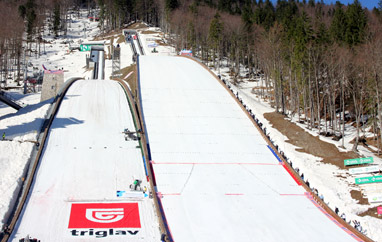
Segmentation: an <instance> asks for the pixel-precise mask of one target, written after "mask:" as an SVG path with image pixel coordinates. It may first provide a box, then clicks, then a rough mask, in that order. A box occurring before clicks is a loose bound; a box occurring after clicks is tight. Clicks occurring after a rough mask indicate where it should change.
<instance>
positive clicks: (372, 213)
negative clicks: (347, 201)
mask: <svg viewBox="0 0 382 242" xmlns="http://www.w3.org/2000/svg"><path fill="white" fill-rule="evenodd" d="M378 207H379V206H376V207H373V208H369V210H367V211H365V212H363V213H360V214H358V215H359V216H361V217H364V216H370V217H374V218H378V219H382V216H381V215H380V216H378V211H377V208H378Z"/></svg>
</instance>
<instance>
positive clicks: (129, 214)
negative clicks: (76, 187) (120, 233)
mask: <svg viewBox="0 0 382 242" xmlns="http://www.w3.org/2000/svg"><path fill="white" fill-rule="evenodd" d="M140 227H141V222H140V219H139V208H138V203H73V204H72V209H71V211H70V219H69V226H68V228H69V229H85V228H140Z"/></svg>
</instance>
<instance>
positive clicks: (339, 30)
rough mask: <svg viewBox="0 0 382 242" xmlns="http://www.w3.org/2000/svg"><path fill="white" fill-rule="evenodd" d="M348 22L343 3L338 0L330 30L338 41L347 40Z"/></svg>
mask: <svg viewBox="0 0 382 242" xmlns="http://www.w3.org/2000/svg"><path fill="white" fill-rule="evenodd" d="M346 22H347V21H346V15H345V11H344V10H343V5H342V4H341V3H340V2H339V1H337V2H336V6H335V9H334V15H333V20H332V23H331V25H330V30H329V31H330V34H331V36H332V38H333V40H335V41H336V42H337V43H343V42H345V34H346Z"/></svg>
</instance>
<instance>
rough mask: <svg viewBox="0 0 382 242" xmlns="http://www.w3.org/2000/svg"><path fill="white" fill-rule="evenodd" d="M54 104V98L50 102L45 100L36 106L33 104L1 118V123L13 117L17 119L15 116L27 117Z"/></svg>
mask: <svg viewBox="0 0 382 242" xmlns="http://www.w3.org/2000/svg"><path fill="white" fill-rule="evenodd" d="M52 102H53V98H51V99H48V100H45V101H43V102H40V103H36V104H31V105H28V106H26V107H24V108H21V109H20V110H19V111H17V112H16V113H10V114H6V115H4V116H0V121H1V120H6V119H8V118H12V117H15V116H20V115H25V114H27V113H30V112H33V111H35V110H37V109H39V108H41V107H42V106H44V105H46V104H51V103H52Z"/></svg>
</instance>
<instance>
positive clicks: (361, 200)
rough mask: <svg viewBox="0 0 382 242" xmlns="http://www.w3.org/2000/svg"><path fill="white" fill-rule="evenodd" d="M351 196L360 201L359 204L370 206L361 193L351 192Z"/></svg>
mask: <svg viewBox="0 0 382 242" xmlns="http://www.w3.org/2000/svg"><path fill="white" fill-rule="evenodd" d="M350 195H351V197H352V198H353V199H355V200H357V201H358V204H362V205H369V200H368V199H367V198H365V197H364V196H363V194H362V192H361V191H357V190H351V191H350Z"/></svg>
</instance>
